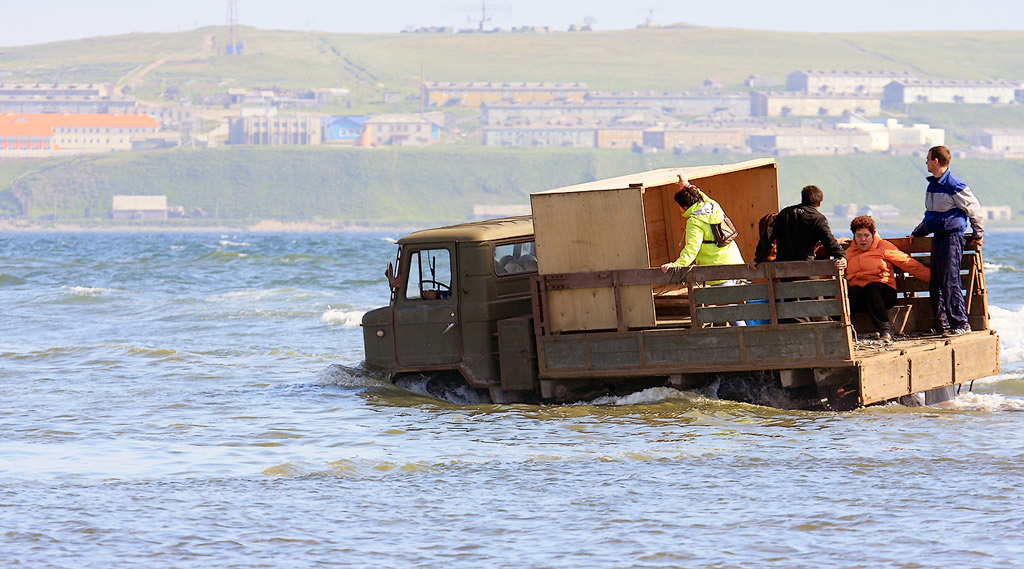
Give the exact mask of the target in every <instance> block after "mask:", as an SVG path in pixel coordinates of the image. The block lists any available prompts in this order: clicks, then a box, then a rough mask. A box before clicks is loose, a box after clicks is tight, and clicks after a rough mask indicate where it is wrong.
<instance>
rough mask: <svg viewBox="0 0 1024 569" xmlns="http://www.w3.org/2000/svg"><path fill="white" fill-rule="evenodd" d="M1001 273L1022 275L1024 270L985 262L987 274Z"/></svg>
mask: <svg viewBox="0 0 1024 569" xmlns="http://www.w3.org/2000/svg"><path fill="white" fill-rule="evenodd" d="M999 272H1007V273H1021V272H1024V269H1021V268H1019V267H1015V266H1013V265H1004V264H1002V263H990V262H988V261H985V274H994V273H999Z"/></svg>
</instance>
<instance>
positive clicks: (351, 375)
mask: <svg viewBox="0 0 1024 569" xmlns="http://www.w3.org/2000/svg"><path fill="white" fill-rule="evenodd" d="M385 384H386V382H385V380H384V379H383V378H381V377H380V376H378V375H377V374H375V373H373V372H369V371H367V370H366V369H364V368H363V367H362V366H359V367H350V366H345V365H341V364H331V365H329V366H327V368H326V369H324V370H323V371H321V372H320V373H319V374H318V375H317V379H316V385H318V386H320V387H324V386H328V385H336V386H338V387H381V386H383V385H385Z"/></svg>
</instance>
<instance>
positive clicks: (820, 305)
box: [775, 299, 843, 319]
mask: <svg viewBox="0 0 1024 569" xmlns="http://www.w3.org/2000/svg"><path fill="white" fill-rule="evenodd" d="M775 310H776V312H777V313H778V315H779V319H784V318H814V317H819V316H840V315H842V313H843V302H842V301H841V300H838V299H827V300H798V301H795V302H778V303H776V304H775Z"/></svg>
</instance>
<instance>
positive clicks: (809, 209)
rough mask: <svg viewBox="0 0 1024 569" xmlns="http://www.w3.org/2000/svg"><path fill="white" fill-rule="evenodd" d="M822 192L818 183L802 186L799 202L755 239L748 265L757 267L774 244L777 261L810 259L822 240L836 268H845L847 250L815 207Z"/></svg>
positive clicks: (778, 216)
mask: <svg viewBox="0 0 1024 569" xmlns="http://www.w3.org/2000/svg"><path fill="white" fill-rule="evenodd" d="M824 197H825V195H824V193H823V192H822V191H821V189H819V188H818V186H805V187H804V188H803V190H801V191H800V204H799V205H791V206H789V207H786V208H783V209H782V211H780V212H779V214H778V215H777V216H775V219H774V220H773V221H772V222H771V223H770V224H769V225H768V227H767V228H766V229H765V231H764V233H762V234H761V239H760V241H758V242H757V250H756V251H755V253H754V258H753V259H751V260H750V262H749V263H747V265H748V266H749V267H750V268H751V269H757V265H758V264H759V263H763V262H765V260H767V258H768V256H769V255H770V254H771V250H772V244H773V243H774V244H775V248H776V254H775V260H776V261H810V260H813V259H814V248H815V247H816V246H817V245H818V243H821V244H822V246H823V247H824V248H825V251H826V252H827V253H828V256H829V257H831V258H832V259H835V262H836V267H838V268H840V269H845V268H846V250H845V249H843V248H842V247H841V246H840V245H839V242H838V241H836V238H835V236H833V235H832V230H831V229H830V228H829V226H828V219H826V218H825V216H824V215H822V214H821V212H819V211H818V208H819V207H821V201H822V199H824Z"/></svg>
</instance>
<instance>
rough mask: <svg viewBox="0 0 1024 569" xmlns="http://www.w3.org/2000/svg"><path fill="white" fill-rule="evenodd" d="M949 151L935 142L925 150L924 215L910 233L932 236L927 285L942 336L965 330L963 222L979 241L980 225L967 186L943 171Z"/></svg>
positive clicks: (978, 210) (978, 206) (967, 329)
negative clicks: (962, 261) (928, 174)
mask: <svg viewBox="0 0 1024 569" xmlns="http://www.w3.org/2000/svg"><path fill="white" fill-rule="evenodd" d="M950 157H951V155H950V152H949V149H948V148H946V147H945V146H935V147H932V148H931V149H930V150H928V162H927V165H928V173H930V174H931V176H928V190H927V193H926V194H925V198H924V206H925V212H924V219H923V220H922V221H921V223H920V224H919V225H918V226H917V227H916V228H915V229H914V231H913V233H912V235H913V236H914V237H924V236H925V235H928V234H929V233H933V234H934V236H933V237H932V262H931V271H932V278H931V281H930V282H929V283H928V285H929V286H928V289H929V294H930V295H931V304H932V309H933V310H934V311H935V330H936V331H941V332H942V334H943V335H944V336H956V335H960V334H965V333H967V332H970V331H971V327H970V324H969V323H968V322H967V307H966V305H965V303H964V294H963V285H962V283H961V282H960V261H961V260H962V259H963V255H964V245H965V244H966V240H967V239H966V237H965V236H964V232H965V231H966V229H967V220H968V219H970V221H971V228H972V229H973V231H974V233H973V235H971V237H970V240H971V241H972V242H976V243H977V244H978V245H979V246H980V245H981V240H982V233H984V231H985V228H984V223H983V218H982V213H981V204H979V203H978V199H977V198H976V197H974V193H973V192H971V188H970V187H969V186H968V185H967V184H966V183H964V182H963V181H962V180H960V178H957V177H956V176H954V175H953V173H952V172H950V171H949V161H950Z"/></svg>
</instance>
